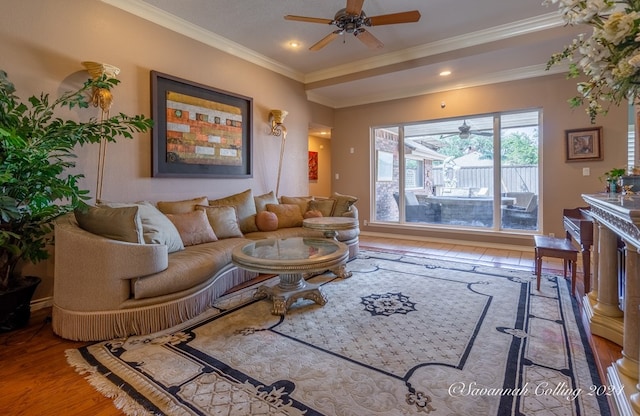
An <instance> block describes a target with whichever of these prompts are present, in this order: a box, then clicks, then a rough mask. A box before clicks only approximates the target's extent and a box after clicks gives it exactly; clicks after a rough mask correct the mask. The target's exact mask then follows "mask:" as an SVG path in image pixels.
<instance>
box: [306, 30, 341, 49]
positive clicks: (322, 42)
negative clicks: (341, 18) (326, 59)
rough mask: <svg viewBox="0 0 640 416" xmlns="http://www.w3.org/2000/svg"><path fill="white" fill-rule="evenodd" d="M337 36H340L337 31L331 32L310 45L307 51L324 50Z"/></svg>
mask: <svg viewBox="0 0 640 416" xmlns="http://www.w3.org/2000/svg"><path fill="white" fill-rule="evenodd" d="M338 36H340V31H339V30H336V31H335V32H331V33H329V34H328V35H327V36H325V37H324V38H322V39H320V40H319V41H318V42H316V43H315V44H314V45H312V46H311V47H310V48H309V50H310V51H319V50H320V49H322V48H324V47H325V46H327V45H328V44H329V43H331V42H332V41H333V40H334V39H335V38H337V37H338Z"/></svg>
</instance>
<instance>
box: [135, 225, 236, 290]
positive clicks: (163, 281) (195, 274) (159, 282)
mask: <svg viewBox="0 0 640 416" xmlns="http://www.w3.org/2000/svg"><path fill="white" fill-rule="evenodd" d="M246 243H247V240H245V239H244V238H227V239H225V240H218V241H216V242H214V243H205V244H198V245H195V246H188V247H185V249H184V250H182V251H179V252H177V253H173V254H171V258H170V261H169V267H167V269H165V270H163V271H161V272H160V273H156V274H154V275H151V276H146V277H140V278H137V279H133V281H132V282H131V287H132V290H133V295H134V297H135V299H145V298H151V297H155V296H162V295H167V294H172V293H176V292H179V291H181V290H187V289H190V288H192V287H194V286H196V285H198V284H200V283H202V282H204V281H206V280H207V279H209V278H210V277H211V276H213V275H214V274H216V273H217V272H218V271H220V270H222V269H223V268H224V267H227V266H228V265H229V264H230V263H231V252H232V251H233V248H234V247H235V246H237V245H239V244H246Z"/></svg>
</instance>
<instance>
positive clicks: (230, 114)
mask: <svg viewBox="0 0 640 416" xmlns="http://www.w3.org/2000/svg"><path fill="white" fill-rule="evenodd" d="M151 99H152V102H151V109H152V118H153V120H154V127H153V134H152V139H153V140H152V152H151V153H152V162H151V165H152V176H154V177H192V178H193V177H207V178H250V177H252V153H251V152H252V144H253V141H252V112H253V108H252V107H253V100H252V99H251V98H249V97H244V96H240V95H237V94H233V93H230V92H227V91H222V90H218V89H215V88H212V87H208V86H206V85H201V84H197V83H194V82H190V81H187V80H184V79H180V78H176V77H173V76H171V75H166V74H161V73H159V72H156V71H151Z"/></svg>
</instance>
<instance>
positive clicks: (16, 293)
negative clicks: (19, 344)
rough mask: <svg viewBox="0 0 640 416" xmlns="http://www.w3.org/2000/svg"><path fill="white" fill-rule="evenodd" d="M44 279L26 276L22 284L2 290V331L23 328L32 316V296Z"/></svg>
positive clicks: (0, 325)
mask: <svg viewBox="0 0 640 416" xmlns="http://www.w3.org/2000/svg"><path fill="white" fill-rule="evenodd" d="M41 281H42V279H40V278H39V277H35V276H26V277H24V279H20V284H19V285H17V286H16V287H10V288H9V289H8V290H7V291H6V292H0V332H8V331H13V330H14V329H18V328H23V327H25V326H26V325H27V324H28V323H29V318H30V317H31V298H32V297H33V293H34V292H35V291H36V287H37V286H38V285H39V284H40V282H41Z"/></svg>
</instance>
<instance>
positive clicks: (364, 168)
mask: <svg viewBox="0 0 640 416" xmlns="http://www.w3.org/2000/svg"><path fill="white" fill-rule="evenodd" d="M0 56H2V57H4V58H5V59H3V63H2V69H4V70H6V71H7V72H8V73H9V76H10V78H11V79H12V80H13V82H14V83H15V85H16V88H17V90H18V93H19V95H20V96H22V97H27V96H29V95H32V94H39V93H40V92H41V91H44V92H49V93H51V94H52V95H54V96H57V95H59V94H60V93H61V92H63V91H66V90H70V89H73V88H76V87H77V86H79V85H80V84H81V83H82V82H84V81H85V80H86V79H87V78H88V74H87V73H86V72H85V71H84V69H83V67H82V65H81V62H82V61H85V60H92V61H101V62H107V63H110V64H112V65H115V66H117V67H119V68H120V69H121V74H120V75H119V76H118V78H119V79H120V80H121V84H120V85H119V86H117V87H116V88H115V89H114V95H115V103H114V105H113V108H112V111H113V112H125V113H127V114H137V113H144V114H146V115H150V114H151V111H150V101H151V98H150V77H149V72H150V71H151V70H156V71H160V72H163V73H166V74H170V75H173V76H177V77H180V78H184V79H187V80H191V81H194V82H198V83H201V84H204V85H209V86H211V87H215V88H218V89H222V90H226V91H230V92H234V93H237V94H240V95H244V96H249V97H252V98H253V105H254V106H253V109H254V117H253V123H254V124H253V156H254V161H253V175H254V176H253V178H251V179H238V180H216V179H177V178H162V179H159V178H152V177H150V171H151V135H150V134H149V133H147V134H143V135H137V137H135V139H134V140H121V141H119V142H118V143H116V144H109V146H108V151H107V161H106V177H105V182H104V190H103V198H104V199H106V200H115V201H133V200H144V199H146V200H151V201H156V200H162V199H165V200H166V199H181V198H191V197H193V196H196V195H207V196H209V197H213V198H215V197H219V196H224V195H229V194H232V193H236V192H240V191H243V190H245V189H248V188H252V189H253V190H254V192H255V193H256V194H260V193H263V192H268V191H270V190H274V189H275V185H276V179H277V178H276V175H277V163H278V162H277V161H278V157H279V152H280V139H279V138H276V137H273V136H269V135H268V133H267V132H268V120H267V118H268V112H269V110H270V109H273V108H278V109H285V110H287V111H289V115H288V116H287V119H286V126H287V130H288V135H287V146H286V150H285V163H284V166H283V172H282V182H281V186H280V194H281V195H305V194H316V195H329V194H330V193H332V192H334V191H335V192H340V193H345V194H353V195H357V196H358V197H359V198H360V201H359V202H358V207H359V209H360V213H361V218H362V219H366V220H369V219H370V218H369V211H370V205H371V203H370V199H371V195H370V194H369V192H367V190H368V189H369V178H370V155H369V127H370V126H372V125H381V124H389V123H397V122H404V121H415V120H427V119H438V118H446V117H455V116H460V115H465V114H480V113H487V112H491V111H505V110H512V109H524V108H532V107H541V108H543V109H544V132H543V149H544V153H543V172H544V181H543V189H544V193H543V195H542V199H543V209H544V226H543V230H544V232H545V233H549V232H555V233H556V234H559V233H561V229H562V228H561V223H560V218H561V210H562V208H563V207H574V206H578V205H582V204H583V203H582V201H581V199H580V196H579V195H580V193H585V192H586V193H591V192H597V191H599V190H601V189H602V185H601V184H600V183H599V182H598V180H597V176H598V175H600V174H601V173H602V172H604V171H606V170H608V169H610V168H612V167H617V166H623V165H624V164H625V147H624V145H625V142H626V124H627V121H626V111H622V110H620V111H615V112H612V113H611V114H610V115H609V116H608V117H607V118H604V119H601V120H598V122H599V123H601V124H602V125H603V126H604V140H605V145H604V155H605V160H604V161H602V162H591V163H572V164H567V163H565V162H564V147H563V145H564V141H563V140H564V130H565V129H567V128H578V127H588V126H589V122H588V120H587V118H586V116H585V115H584V113H583V112H582V110H576V111H575V112H573V111H571V110H570V109H569V108H568V107H567V105H566V98H568V97H569V96H571V95H573V94H574V91H575V87H574V85H575V84H574V83H572V82H568V81H565V80H564V77H562V76H552V77H545V78H538V79H533V80H527V81H520V82H511V83H504V84H498V85H494V86H487V87H478V88H470V89H466V90H458V91H451V92H447V93H440V94H432V95H427V96H422V97H415V98H409V99H404V100H398V101H393V102H388V103H379V104H372V105H366V106H359V107H354V108H348V109H339V110H336V111H335V112H334V111H331V110H330V109H328V108H326V107H323V106H319V105H317V104H313V103H309V102H307V100H306V95H305V91H304V87H303V85H301V84H300V83H298V82H295V81H292V80H290V79H288V78H286V77H283V76H280V75H277V74H274V73H272V72H270V71H268V70H265V69H262V68H260V67H258V66H256V65H253V64H251V63H247V62H245V61H242V60H240V59H237V58H234V57H232V56H230V55H227V54H225V53H223V52H221V51H219V50H216V49H213V48H211V47H208V46H206V45H204V44H202V43H199V42H196V41H193V40H191V39H188V38H186V37H184V36H182V35H179V34H176V33H174V32H171V31H169V30H167V29H163V28H161V27H159V26H157V25H155V24H153V23H150V22H147V21H145V20H143V19H140V18H138V17H135V16H133V15H130V14H128V13H125V12H123V11H121V10H119V9H116V8H113V7H111V6H108V5H106V4H104V3H102V2H100V1H99V0H56V1H50V0H29V1H25V2H18V1H11V2H6V4H3V9H2V13H1V14H0ZM443 100H444V101H445V102H446V103H447V106H446V108H445V109H444V110H443V109H441V108H440V102H441V101H443ZM97 115H98V112H97V111H96V110H95V109H90V110H82V111H80V112H78V111H74V112H73V113H70V114H65V115H64V116H65V117H67V116H68V117H72V118H77V119H83V118H87V117H89V116H94V117H95V116H97ZM310 122H314V123H319V124H323V125H326V126H330V127H333V133H332V140H331V141H329V142H327V143H325V144H324V147H325V148H324V149H323V150H320V149H318V151H319V153H320V155H319V159H320V163H321V165H320V175H322V181H321V180H320V179H319V181H318V183H317V184H309V181H308V175H307V172H308V165H307V156H308V153H307V151H308V149H309V148H310V146H311V148H312V150H314V149H313V147H314V146H316V145H317V146H318V147H319V144H318V143H317V142H314V141H311V144H310V141H309V137H308V135H307V131H308V126H309V123H310ZM351 148H353V150H354V152H353V153H351V152H350V149H351ZM97 152H98V149H97V147H96V146H88V147H85V148H81V149H79V150H78V156H79V159H78V166H77V171H79V172H82V173H84V174H85V175H86V179H85V180H84V182H83V183H82V186H83V187H85V188H86V189H89V190H90V191H91V194H92V195H93V194H94V191H95V177H96V163H97ZM325 153H326V155H327V156H325ZM329 155H330V156H329ZM325 164H328V166H326V165H325ZM586 166H589V167H591V171H592V176H590V177H583V176H582V167H586ZM336 173H337V174H339V175H340V179H335V174H336ZM325 175H326V177H325ZM362 229H363V231H387V232H389V231H391V232H398V231H399V230H398V227H394V228H392V229H389V228H382V227H363V228H362ZM407 233H413V234H416V235H422V236H439V234H438V233H437V232H433V231H427V232H419V231H418V232H416V231H411V232H409V231H407ZM442 236H443V237H448V238H451V234H449V235H442ZM460 237H462V238H471V239H473V238H475V239H479V240H491V238H490V237H489V236H487V235H486V234H482V235H480V236H478V235H470V234H468V233H467V234H462V235H461V236H460ZM494 240H496V241H498V240H497V239H495V238H494ZM40 269H41V270H42V272H41V275H42V276H43V277H45V281H44V282H43V284H42V285H41V286H40V288H39V289H38V292H37V293H36V298H38V297H44V296H48V295H50V294H51V287H52V277H51V276H52V273H53V268H52V267H51V265H50V264H47V265H42V267H40Z"/></svg>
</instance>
